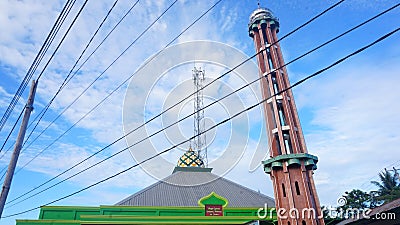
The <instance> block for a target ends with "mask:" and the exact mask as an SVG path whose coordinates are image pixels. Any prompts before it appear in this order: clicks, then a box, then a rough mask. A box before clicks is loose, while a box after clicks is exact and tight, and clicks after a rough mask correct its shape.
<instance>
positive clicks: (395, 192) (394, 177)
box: [371, 169, 400, 203]
mask: <svg viewBox="0 0 400 225" xmlns="http://www.w3.org/2000/svg"><path fill="white" fill-rule="evenodd" d="M379 179H380V182H378V181H371V183H372V184H374V185H375V186H377V187H378V190H377V191H376V192H375V193H376V199H377V200H381V201H383V203H388V202H391V201H393V200H395V199H398V198H400V181H399V174H398V172H397V170H396V169H394V172H393V173H392V172H390V171H388V170H386V169H385V171H384V172H382V173H380V174H379Z"/></svg>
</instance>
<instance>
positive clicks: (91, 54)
mask: <svg viewBox="0 0 400 225" xmlns="http://www.w3.org/2000/svg"><path fill="white" fill-rule="evenodd" d="M118 1H119V0H116V1H115V2H114V4H113V6H112V8H111V9H110V10H109V11H108V13H107V15H106V17H105V18H104V19H103V22H102V23H101V24H100V25H99V27H98V28H97V30H96V32H95V33H94V34H93V35H92V38H91V39H90V40H89V42H88V44H87V45H86V47H85V49H84V50H83V51H82V53H81V55H80V56H79V58H78V60H77V61H76V62H75V64H74V66H73V67H72V69H71V70H70V71H69V73H68V75H67V77H66V78H65V80H64V82H63V84H62V85H61V87H60V88H59V90H58V91H57V93H56V94H55V95H54V97H53V98H52V99H51V100H50V102H49V103H48V104H47V106H46V109H45V110H44V109H43V110H42V111H41V112H40V114H39V115H38V116H36V118H35V119H34V120H33V121H32V123H31V124H30V125H32V124H33V123H34V122H35V121H36V120H37V119H38V118H39V116H40V119H39V121H38V122H37V123H36V125H35V127H34V128H33V129H32V130H31V132H30V133H29V135H28V137H27V138H26V139H25V141H24V144H23V145H22V146H23V147H24V146H25V144H26V143H27V142H28V140H29V138H30V137H31V135H32V134H33V132H34V130H35V129H36V127H37V125H38V124H39V122H40V120H41V119H42V117H43V115H44V113H46V111H47V110H48V108H49V107H50V105H51V104H52V102H53V101H54V99H55V98H56V96H57V95H58V94H59V92H60V91H61V90H62V89H63V88H64V87H65V86H66V85H67V84H68V83H69V81H70V80H71V79H72V78H73V77H74V76H75V75H76V74H77V73H78V71H79V70H80V69H81V68H82V67H83V65H85V64H86V62H87V61H88V60H89V59H90V58H91V57H92V56H93V54H94V53H95V52H96V51H97V50H98V49H99V47H100V46H101V45H102V44H103V43H104V42H105V41H106V40H107V39H108V37H109V36H110V34H111V33H112V32H113V31H114V30H115V28H117V26H118V25H119V24H120V23H121V22H122V21H123V20H124V19H125V17H126V16H127V15H128V14H129V13H130V12H131V11H132V10H133V8H134V7H135V6H136V5H137V3H138V2H139V0H137V1H136V2H134V4H133V5H132V6H131V7H130V8H129V10H128V11H127V12H126V13H125V15H124V16H123V17H122V18H121V19H120V20H119V21H118V22H117V23H116V24H115V25H114V27H113V28H112V29H111V30H110V31H109V32H108V34H107V35H106V36H105V38H103V40H102V41H101V42H100V43H99V44H98V45H97V47H96V48H95V49H94V50H93V51H92V52H91V53H90V55H89V56H88V57H87V58H86V59H85V61H84V62H83V63H82V64H81V65H80V66H79V68H78V69H77V70H75V72H74V73H73V74H72V71H73V70H74V69H75V67H76V65H77V64H78V62H79V61H80V59H81V58H82V56H83V54H84V53H85V51H86V50H87V48H88V47H89V45H90V43H91V42H92V40H93V38H94V37H95V36H96V34H97V33H98V31H99V30H100V28H101V27H102V25H103V23H104V22H105V20H106V19H107V18H108V16H109V15H110V13H111V11H112V9H113V8H114V7H115V5H116V3H117V2H118ZM71 74H72V76H71ZM43 111H44V112H43ZM58 118H59V116H58V117H57V118H56V119H54V120H53V121H52V122H51V123H50V124H48V125H47V126H46V128H45V129H43V130H42V131H41V132H40V133H39V135H38V136H37V137H36V138H35V139H34V140H33V141H32V142H31V144H32V143H33V142H34V141H36V140H37V139H38V138H39V137H40V136H41V135H42V134H43V133H44V132H45V131H46V130H47V129H48V128H49V127H50V126H51V125H52V124H53V123H54V122H55V120H57V119H58ZM31 144H29V146H30V145H31ZM29 146H27V147H26V148H24V149H23V151H24V150H25V149H27V148H29ZM23 151H22V152H23ZM0 158H1V157H0Z"/></svg>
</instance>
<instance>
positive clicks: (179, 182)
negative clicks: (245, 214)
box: [116, 171, 275, 207]
mask: <svg viewBox="0 0 400 225" xmlns="http://www.w3.org/2000/svg"><path fill="white" fill-rule="evenodd" d="M193 184H197V185H193ZM211 192H215V193H216V194H218V195H220V196H223V197H225V198H226V199H228V201H229V204H228V207H263V206H264V204H265V203H267V204H268V206H274V205H275V203H274V199H272V198H271V197H268V196H266V195H264V194H261V193H259V192H256V191H254V190H251V189H249V188H246V187H244V186H242V185H240V184H237V183H234V182H232V181H230V180H227V179H225V178H222V177H219V176H217V175H215V174H213V173H211V172H204V171H177V172H175V173H173V174H172V175H170V176H168V177H166V178H165V179H163V180H161V181H158V182H157V183H155V184H153V185H150V186H149V187H147V188H145V189H143V190H141V191H139V192H137V193H135V194H133V195H131V196H129V197H127V198H125V199H124V200H122V201H120V202H118V203H117V204H116V205H126V206H198V203H197V202H198V200H199V199H200V198H202V197H204V196H206V195H209V194H210V193H211Z"/></svg>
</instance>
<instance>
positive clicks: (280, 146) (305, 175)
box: [248, 7, 324, 225]
mask: <svg viewBox="0 0 400 225" xmlns="http://www.w3.org/2000/svg"><path fill="white" fill-rule="evenodd" d="M248 28H249V36H250V37H251V38H253V40H254V44H255V48H256V52H257V53H259V52H261V53H260V54H258V55H257V61H258V68H259V74H260V76H261V77H262V79H261V91H262V97H263V99H267V98H269V97H271V96H273V95H274V94H276V93H278V92H279V91H281V90H284V89H285V88H287V87H289V86H290V84H289V79H288V75H287V71H286V68H285V67H282V66H283V65H284V64H285V63H284V61H283V57H282V52H281V48H280V46H279V43H277V40H278V38H277V33H278V32H279V21H278V19H277V18H276V17H274V16H273V14H272V12H271V11H270V10H269V9H266V8H260V7H259V8H258V9H256V10H255V11H254V12H253V13H252V14H251V15H250V22H249V27H248ZM263 107H264V115H265V121H266V128H267V134H268V141H269V146H270V149H269V151H270V156H271V158H270V159H268V160H266V161H263V164H264V171H265V172H266V173H268V174H270V177H271V179H272V182H273V185H274V195H275V204H276V209H277V210H280V212H279V211H278V214H279V215H281V216H278V224H280V225H311V224H312V225H323V224H324V220H323V218H322V216H321V215H322V213H321V207H320V204H319V200H318V196H317V192H316V190H315V184H314V180H313V170H315V169H316V168H317V167H316V163H317V161H318V158H317V157H316V156H313V155H310V154H308V153H307V149H306V144H305V141H304V137H303V133H302V130H301V126H300V121H299V117H298V115H297V110H296V105H295V102H294V98H293V94H292V92H291V90H289V91H286V92H283V93H282V94H279V95H277V96H276V97H273V98H272V99H270V100H268V101H266V102H265V103H264V104H263ZM296 214H297V215H296Z"/></svg>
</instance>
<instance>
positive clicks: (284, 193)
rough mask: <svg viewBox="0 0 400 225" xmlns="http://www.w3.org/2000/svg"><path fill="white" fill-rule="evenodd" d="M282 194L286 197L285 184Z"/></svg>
mask: <svg viewBox="0 0 400 225" xmlns="http://www.w3.org/2000/svg"><path fill="white" fill-rule="evenodd" d="M282 193H283V197H286V190H285V184H283V183H282Z"/></svg>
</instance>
